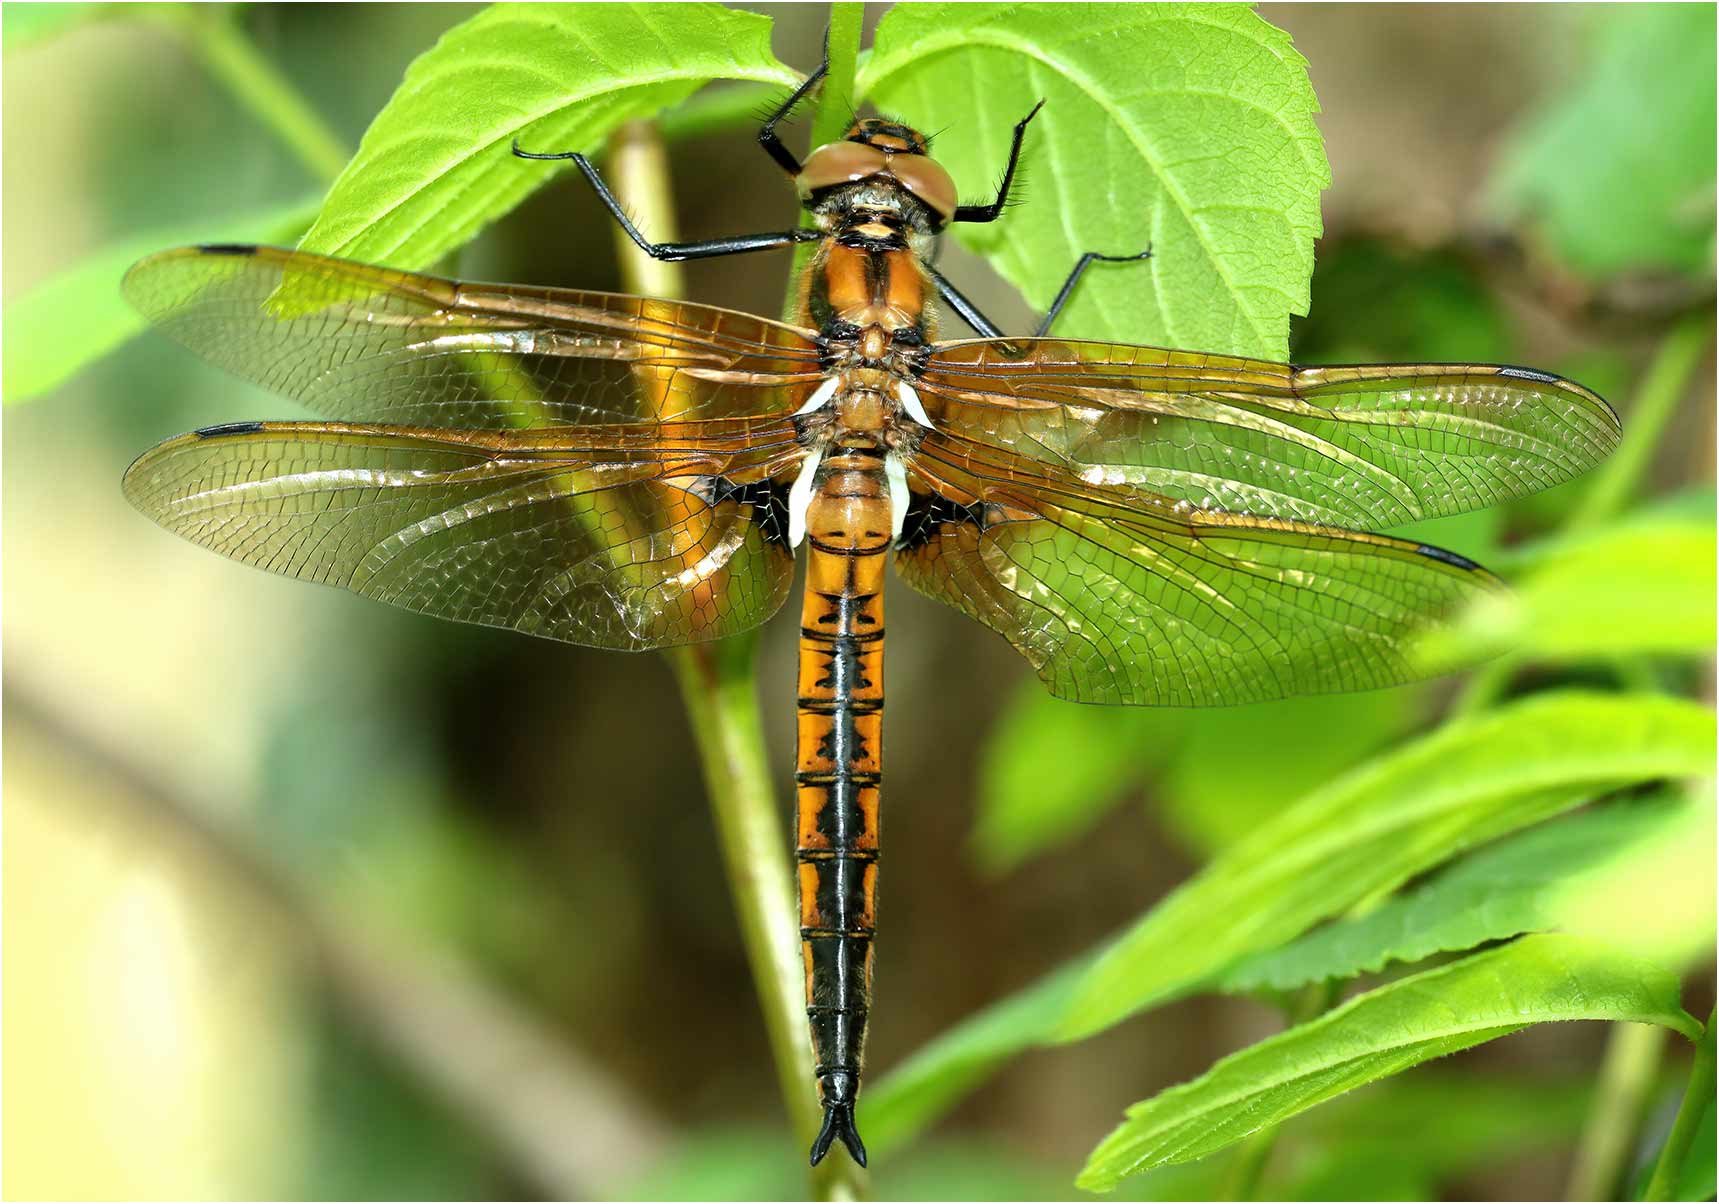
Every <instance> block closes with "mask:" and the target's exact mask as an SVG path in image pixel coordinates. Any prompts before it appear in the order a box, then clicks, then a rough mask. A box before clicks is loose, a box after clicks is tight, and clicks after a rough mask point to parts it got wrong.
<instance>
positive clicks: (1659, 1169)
mask: <svg viewBox="0 0 1719 1204" xmlns="http://www.w3.org/2000/svg"><path fill="white" fill-rule="evenodd" d="M1715 1021H1719V1009H1715V1010H1714V1011H1713V1012H1710V1013H1709V1014H1708V1016H1707V1031H1706V1032H1704V1033H1702V1034H1701V1042H1700V1044H1698V1045H1697V1046H1696V1047H1695V1061H1694V1062H1692V1063H1691V1064H1690V1067H1689V1086H1688V1087H1687V1088H1685V1090H1684V1092H1683V1103H1682V1105H1681V1106H1679V1107H1678V1109H1677V1119H1676V1120H1675V1121H1673V1122H1672V1125H1671V1135H1670V1136H1669V1137H1667V1138H1666V1139H1665V1148H1664V1149H1662V1150H1660V1151H1659V1161H1658V1162H1657V1163H1655V1164H1654V1168H1653V1178H1652V1179H1650V1180H1649V1181H1648V1184H1647V1193H1646V1195H1644V1196H1643V1197H1642V1198H1643V1199H1645V1200H1670V1199H1672V1198H1674V1197H1673V1193H1674V1192H1675V1191H1676V1190H1677V1177H1678V1172H1679V1171H1680V1170H1681V1169H1682V1167H1683V1162H1684V1160H1685V1159H1686V1158H1687V1157H1688V1155H1689V1151H1690V1149H1691V1147H1693V1146H1694V1145H1695V1143H1696V1142H1697V1141H1699V1140H1702V1138H1703V1134H1702V1130H1703V1128H1705V1127H1706V1126H1705V1125H1704V1124H1703V1121H1704V1119H1705V1118H1706V1116H1707V1110H1708V1109H1709V1108H1711V1107H1712V1106H1713V1088H1714V1076H1713V1025H1714V1022H1715ZM1705 1136H1706V1139H1707V1140H1712V1137H1713V1132H1712V1130H1711V1129H1707V1132H1706V1135H1705Z"/></svg>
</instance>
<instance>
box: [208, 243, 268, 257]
mask: <svg viewBox="0 0 1719 1204" xmlns="http://www.w3.org/2000/svg"><path fill="white" fill-rule="evenodd" d="M197 249H198V250H199V251H201V252H203V254H205V255H255V254H256V253H257V251H258V250H259V248H258V246H257V244H256V243H253V242H201V243H198V244H197Z"/></svg>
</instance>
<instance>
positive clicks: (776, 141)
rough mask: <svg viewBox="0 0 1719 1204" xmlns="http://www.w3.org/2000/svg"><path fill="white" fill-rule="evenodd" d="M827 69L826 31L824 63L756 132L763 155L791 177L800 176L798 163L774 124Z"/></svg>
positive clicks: (828, 44)
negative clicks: (777, 134) (768, 157)
mask: <svg viewBox="0 0 1719 1204" xmlns="http://www.w3.org/2000/svg"><path fill="white" fill-rule="evenodd" d="M829 69H830V31H829V30H827V29H826V30H824V61H823V62H821V63H819V64H818V69H817V70H816V71H814V72H812V73H811V74H810V75H808V76H807V77H806V82H805V83H803V84H801V85H800V86H799V87H798V88H795V89H794V91H793V92H792V93H791V94H790V95H789V97H788V99H787V100H784V101H783V102H782V103H781V104H780V105H778V106H777V108H776V111H775V112H774V113H772V114H770V116H769V117H768V118H766V119H765V121H764V125H763V126H762V127H761V128H760V129H759V131H758V145H759V146H761V147H763V148H764V153H765V154H767V155H769V156H770V157H771V158H772V159H774V160H776V162H777V163H779V164H781V166H782V170H783V171H785V172H787V173H788V174H789V175H791V176H797V175H799V174H800V161H799V160H798V159H796V158H795V157H794V152H793V151H791V150H789V149H788V148H787V147H786V146H784V145H783V144H782V140H781V139H780V138H778V137H777V136H776V123H777V122H779V121H786V120H788V114H789V113H792V112H793V111H794V106H795V105H797V104H799V103H800V102H801V101H802V100H804V99H805V98H806V94H807V93H808V92H810V91H811V90H812V89H813V88H815V87H817V86H818V81H819V80H821V79H823V78H824V75H825V74H826V73H827V72H828V71H829Z"/></svg>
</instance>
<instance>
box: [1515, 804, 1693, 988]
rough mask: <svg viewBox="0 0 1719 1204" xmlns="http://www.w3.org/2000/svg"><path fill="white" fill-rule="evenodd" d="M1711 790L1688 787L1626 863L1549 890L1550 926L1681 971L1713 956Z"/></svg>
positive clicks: (1607, 864) (1612, 861)
mask: <svg viewBox="0 0 1719 1204" xmlns="http://www.w3.org/2000/svg"><path fill="white" fill-rule="evenodd" d="M1714 836H1715V827H1714V812H1713V782H1712V780H1711V779H1709V780H1708V781H1705V782H1701V783H1699V784H1696V785H1693V786H1692V787H1691V788H1690V789H1689V791H1688V792H1687V801H1686V802H1685V803H1684V804H1683V805H1681V806H1679V807H1678V808H1677V810H1676V811H1675V812H1673V813H1672V814H1671V815H1670V816H1669V817H1668V821H1667V822H1666V823H1665V824H1664V825H1662V826H1660V827H1658V828H1656V829H1655V830H1653V831H1651V832H1649V833H1647V835H1646V837H1645V839H1643V841H1642V842H1641V843H1640V844H1639V845H1638V846H1636V847H1635V848H1634V849H1632V850H1631V851H1630V853H1629V854H1628V855H1626V856H1620V857H1611V858H1607V859H1605V860H1604V861H1602V862H1599V863H1597V864H1596V865H1595V866H1594V869H1593V872H1592V873H1590V874H1586V875H1583V876H1582V877H1580V878H1571V879H1569V880H1566V881H1565V882H1563V883H1560V884H1559V885H1558V886H1556V887H1555V888H1554V889H1553V890H1552V891H1551V892H1550V893H1549V897H1548V898H1547V900H1546V909H1547V916H1548V918H1549V919H1550V920H1551V922H1552V924H1553V925H1554V926H1556V927H1558V928H1560V929H1563V930H1564V931H1567V932H1579V933H1581V934H1582V935H1584V936H1590V937H1595V938H1597V939H1600V940H1604V941H1609V942H1610V943H1611V944H1613V945H1616V946H1617V947H1618V948H1620V949H1628V950H1629V951H1630V952H1632V953H1634V954H1636V955H1637V956H1639V957H1645V958H1650V959H1652V960H1653V961H1656V962H1658V963H1659V964H1661V965H1663V966H1666V967H1669V968H1671V969H1674V970H1683V969H1687V968H1689V967H1691V966H1692V965H1694V964H1695V963H1696V962H1697V961H1698V960H1701V959H1704V958H1709V957H1711V956H1712V954H1713V936H1714V903H1713V901H1714V898H1715V891H1716V888H1719V882H1716V881H1715V865H1714V859H1713V849H1714V847H1715V845H1714Z"/></svg>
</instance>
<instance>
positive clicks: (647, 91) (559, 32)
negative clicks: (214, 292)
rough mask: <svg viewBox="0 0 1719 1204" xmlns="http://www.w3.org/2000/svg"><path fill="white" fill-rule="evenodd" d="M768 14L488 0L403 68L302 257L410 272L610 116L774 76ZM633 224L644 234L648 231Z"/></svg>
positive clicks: (507, 205) (591, 139)
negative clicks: (520, 153)
mask: <svg viewBox="0 0 1719 1204" xmlns="http://www.w3.org/2000/svg"><path fill="white" fill-rule="evenodd" d="M770 27H771V23H770V20H769V18H767V17H761V16H758V15H756V14H753V13H743V12H735V11H733V10H730V9H726V8H723V7H722V6H721V5H717V4H677V5H673V6H672V7H670V6H661V5H650V4H520V5H513V4H498V5H495V6H493V7H490V8H486V9H484V10H483V11H482V12H480V13H478V15H477V16H475V17H473V18H471V19H470V20H469V21H466V22H464V23H462V24H460V25H457V26H455V27H454V28H453V29H451V30H449V31H448V32H447V33H446V34H444V35H443V36H442V39H441V40H440V41H439V42H437V43H436V45H435V46H433V47H431V48H430V49H429V50H428V51H426V52H425V53H424V54H422V55H420V56H419V57H418V58H417V60H416V61H414V62H413V64H412V65H411V66H410V67H409V68H407V70H406V77H405V79H404V80H402V81H401V84H400V87H399V88H398V89H397V90H396V91H395V93H394V95H393V97H392V98H391V99H390V100H389V101H388V104H387V106H386V107H384V108H383V110H382V112H381V113H379V114H377V116H376V119H375V121H373V122H371V124H370V128H369V130H368V131H366V132H365V135H364V140H363V142H362V143H361V144H360V145H359V148H358V153H357V154H356V155H355V156H353V159H352V162H351V163H349V164H347V167H346V170H345V171H343V172H342V173H341V174H340V178H339V179H338V180H336V181H335V182H334V187H333V188H332V189H331V190H330V192H329V194H328V199H327V200H326V201H325V202H324V204H323V209H322V214H321V216H320V217H318V218H317V221H316V225H315V226H314V227H312V228H311V231H310V233H309V234H307V235H305V238H304V242H303V243H302V244H301V245H302V247H303V248H304V249H305V250H309V251H316V252H320V253H322V254H325V255H339V256H343V257H345V258H349V259H362V260H366V261H369V262H372V263H389V264H393V265H395V266H397V267H405V268H423V267H426V266H428V265H430V264H431V263H433V262H434V261H435V260H436V259H437V258H439V257H440V256H441V255H443V254H445V253H446V252H448V251H450V250H452V249H454V248H455V247H458V246H461V245H462V244H464V243H465V242H466V241H467V240H469V239H470V238H471V237H472V236H473V235H475V234H476V233H477V232H478V231H479V230H480V229H482V228H483V227H484V226H485V225H487V224H488V223H489V222H492V221H494V220H495V219H497V218H499V217H501V216H502V215H503V214H505V213H507V212H508V211H509V210H511V209H512V208H513V207H514V206H515V205H517V204H519V202H520V201H522V200H524V199H525V197H526V196H528V195H529V194H530V193H531V192H532V191H534V190H535V189H536V188H538V187H539V186H540V185H542V184H543V182H544V181H545V180H547V179H548V178H549V177H550V176H551V175H553V174H554V173H555V172H556V171H558V170H560V169H561V168H563V167H564V166H566V165H565V164H562V163H532V162H527V161H526V160H523V159H518V158H515V157H514V156H513V154H512V152H511V149H510V148H511V144H512V142H513V140H514V138H516V137H517V138H519V139H520V141H521V144H522V145H523V146H524V148H525V149H527V150H534V151H545V152H547V151H570V150H576V151H585V152H587V153H595V152H596V151H597V150H599V149H600V148H601V146H602V144H603V140H604V139H605V138H606V137H607V136H608V135H609V133H610V132H611V131H613V130H614V129H615V128H616V127H618V126H620V125H621V124H622V123H624V122H627V121H631V120H635V119H639V118H646V117H650V116H652V115H654V114H656V113H658V112H660V111H661V110H663V109H665V108H668V107H669V106H670V105H674V104H677V103H679V102H680V101H682V100H684V99H685V98H686V97H687V96H689V95H691V94H692V92H694V91H695V90H696V89H698V88H700V87H702V86H703V85H705V84H707V83H709V82H710V81H711V80H715V79H739V80H752V81H761V82H767V83H772V84H778V85H781V86H784V87H787V86H792V85H793V84H794V83H796V82H797V79H798V77H797V76H796V75H795V73H794V72H793V71H791V70H789V69H788V68H787V67H784V66H783V65H782V64H781V63H778V62H777V61H776V60H775V58H774V57H773V56H772V55H771V54H770ZM647 233H648V231H647Z"/></svg>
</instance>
